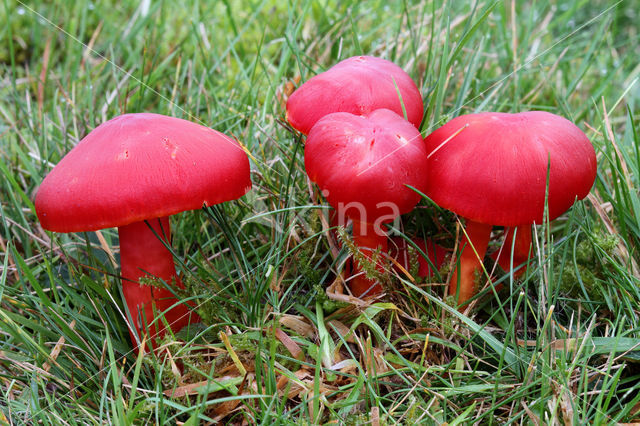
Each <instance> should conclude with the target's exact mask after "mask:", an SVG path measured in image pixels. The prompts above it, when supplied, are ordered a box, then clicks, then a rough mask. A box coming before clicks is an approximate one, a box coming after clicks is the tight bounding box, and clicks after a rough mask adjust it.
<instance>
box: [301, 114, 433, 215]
mask: <svg viewBox="0 0 640 426" xmlns="http://www.w3.org/2000/svg"><path fill="white" fill-rule="evenodd" d="M426 156H427V152H426V149H425V146H424V142H423V140H422V137H421V135H420V132H418V130H417V129H416V128H415V127H414V126H413V125H412V124H411V123H409V122H408V121H406V120H404V119H403V118H402V117H400V116H399V115H397V114H396V113H394V112H393V111H389V110H384V109H383V110H377V111H374V112H372V113H370V114H368V115H365V116H358V115H353V114H349V113H346V112H337V113H333V114H329V115H327V116H325V117H323V118H322V119H321V120H320V121H318V123H317V124H316V125H315V126H314V127H313V128H312V129H311V132H309V136H308V137H307V142H306V145H305V150H304V164H305V167H306V170H307V174H308V175H309V178H310V179H311V180H312V181H314V182H316V183H317V184H318V186H319V187H320V189H321V190H322V191H323V193H324V194H325V198H326V199H327V201H328V202H329V204H331V205H332V206H333V207H334V208H335V209H337V210H338V211H340V209H341V205H340V204H341V203H342V208H346V207H348V209H347V210H346V215H347V216H348V217H350V218H351V219H353V220H358V221H364V222H369V223H374V221H376V220H377V219H378V218H380V217H382V216H385V218H388V220H392V219H393V217H392V214H393V213H392V212H394V211H395V212H396V213H397V214H403V213H407V212H409V211H410V210H411V209H413V207H414V206H415V205H416V203H418V201H420V196H419V195H418V194H417V193H416V192H415V191H413V190H411V189H409V188H407V187H406V186H405V185H411V186H413V187H415V188H416V189H418V190H423V189H424V188H425V187H426V179H427V173H426V162H427V161H426ZM350 203H353V204H350ZM381 203H382V205H379V204H381ZM389 203H391V204H393V205H394V206H396V209H395V210H394V209H393V208H392V207H390V206H389ZM357 205H361V206H362V207H363V213H361V212H359V210H358V208H357ZM397 214H396V215H397ZM362 215H364V216H365V217H362Z"/></svg>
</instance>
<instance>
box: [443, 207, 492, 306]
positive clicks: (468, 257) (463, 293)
mask: <svg viewBox="0 0 640 426" xmlns="http://www.w3.org/2000/svg"><path fill="white" fill-rule="evenodd" d="M491 228H492V226H491V225H485V224H484V223H480V222H474V221H472V220H469V219H467V221H466V225H465V232H466V235H463V236H462V239H461V242H460V245H459V250H460V255H459V256H460V260H459V261H460V264H459V265H458V268H457V269H456V270H455V271H454V272H453V274H452V276H451V281H450V283H449V294H451V295H454V296H455V295H456V294H458V305H459V306H462V305H464V304H465V303H466V302H467V300H469V299H470V298H472V297H473V295H474V294H475V293H476V280H475V279H476V273H480V272H481V271H482V259H484V255H485V253H486V252H487V246H488V245H489V238H490V237H491Z"/></svg>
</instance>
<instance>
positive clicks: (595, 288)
mask: <svg viewBox="0 0 640 426" xmlns="http://www.w3.org/2000/svg"><path fill="white" fill-rule="evenodd" d="M619 242H620V240H619V238H618V237H617V236H615V235H610V234H606V233H604V232H603V231H602V230H599V231H596V232H594V233H593V235H591V237H590V238H587V237H586V236H581V238H580V240H579V241H578V243H577V245H576V247H575V252H574V253H573V257H574V258H575V260H574V258H572V256H571V254H569V256H570V258H569V259H568V261H567V262H566V265H565V268H564V271H563V274H562V277H561V281H560V290H561V291H562V292H563V293H564V294H565V295H567V296H568V297H569V298H572V299H578V300H580V299H583V298H584V293H583V289H584V292H586V295H587V297H588V298H589V299H590V300H591V301H595V302H601V301H604V296H605V295H604V291H605V288H604V286H603V285H604V283H605V282H607V280H608V279H607V277H608V276H609V275H611V274H610V268H611V266H610V265H609V264H608V263H607V262H605V261H603V260H604V259H603V258H604V257H606V256H613V255H614V251H615V249H616V247H617V246H618V244H619ZM558 261H561V259H558Z"/></svg>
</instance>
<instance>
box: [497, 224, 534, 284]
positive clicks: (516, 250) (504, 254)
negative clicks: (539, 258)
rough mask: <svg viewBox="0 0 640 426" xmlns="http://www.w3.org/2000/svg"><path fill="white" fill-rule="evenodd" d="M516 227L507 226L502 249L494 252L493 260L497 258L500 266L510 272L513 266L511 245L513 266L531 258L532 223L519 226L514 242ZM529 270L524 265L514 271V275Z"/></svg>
mask: <svg viewBox="0 0 640 426" xmlns="http://www.w3.org/2000/svg"><path fill="white" fill-rule="evenodd" d="M513 234H514V228H507V229H506V230H505V234H504V242H503V243H502V249H501V250H498V251H496V252H495V253H493V254H492V256H491V257H492V258H493V260H495V261H496V262H497V263H498V265H500V267H501V268H502V269H503V270H504V271H506V272H509V271H510V270H511V269H512V268H511V266H512V264H511V247H513V266H514V267H518V266H519V265H523V264H524V263H526V262H527V261H528V260H529V253H530V251H531V225H524V226H518V228H517V230H516V232H515V234H516V236H515V243H514V238H513ZM526 270H527V266H526V265H523V266H522V267H520V268H519V269H518V270H516V271H514V272H513V275H514V276H516V277H518V276H520V275H522V274H523V273H524V271H526Z"/></svg>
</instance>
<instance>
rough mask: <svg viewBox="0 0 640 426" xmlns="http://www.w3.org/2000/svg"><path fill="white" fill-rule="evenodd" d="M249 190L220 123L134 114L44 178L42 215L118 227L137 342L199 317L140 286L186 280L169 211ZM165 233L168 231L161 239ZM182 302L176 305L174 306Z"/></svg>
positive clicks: (62, 225)
mask: <svg viewBox="0 0 640 426" xmlns="http://www.w3.org/2000/svg"><path fill="white" fill-rule="evenodd" d="M250 188H251V180H250V177H249V160H248V158H247V155H246V153H245V152H244V150H243V149H242V148H241V147H240V145H239V144H238V143H237V142H236V141H234V140H232V139H231V138H229V137H227V136H225V135H224V134H222V133H220V132H217V131H215V130H212V129H209V128H207V127H204V126H200V125H198V124H195V123H192V122H189V121H186V120H181V119H178V118H172V117H166V116H163V115H157V114H126V115H122V116H119V117H116V118H114V119H112V120H109V121H107V122H106V123H103V124H102V125H100V126H98V127H96V128H95V129H94V130H93V131H92V132H91V133H89V134H88V135H87V136H86V137H85V138H84V139H82V140H81V141H80V142H79V143H78V145H77V146H76V147H75V148H73V149H72V150H71V151H70V152H69V153H68V154H67V155H66V156H65V157H64V158H63V159H62V160H61V161H60V163H59V164H58V165H57V166H56V167H55V168H54V169H53V170H52V171H51V173H49V175H48V176H47V177H46V178H45V179H44V181H43V182H42V184H41V185H40V188H39V190H38V193H37V195H36V201H35V206H36V213H37V214H38V218H39V219H40V223H41V224H42V226H43V227H44V228H45V229H48V230H50V231H55V232H80V231H93V230H98V229H102V228H110V227H118V234H119V237H120V260H121V266H122V267H121V269H122V278H123V279H122V287H123V293H124V298H125V301H126V303H127V307H128V309H129V312H130V313H131V316H132V318H133V320H134V324H133V328H135V330H136V331H137V333H138V336H135V334H134V331H133V328H132V327H130V329H129V330H130V333H131V339H132V342H133V343H134V344H136V341H137V339H136V337H142V334H143V333H145V332H149V334H150V336H149V337H150V338H151V342H153V340H154V338H156V337H161V336H162V335H164V334H165V333H166V332H167V330H166V328H165V325H164V324H163V323H162V322H161V321H159V320H158V321H156V323H155V324H154V326H153V327H147V325H149V324H150V323H151V322H152V321H153V320H154V319H155V317H156V316H155V314H154V310H155V311H156V312H164V316H165V319H166V321H167V322H168V324H169V326H170V328H171V330H173V331H178V330H180V328H182V327H183V326H185V325H186V324H188V323H189V322H196V321H198V316H197V314H195V313H194V312H191V310H190V307H189V306H187V305H186V304H184V303H182V304H178V300H177V299H176V298H175V296H174V295H173V294H172V292H171V291H169V290H167V289H163V288H159V287H154V286H148V285H142V284H140V283H139V280H140V278H142V277H145V276H151V277H156V278H158V279H160V280H163V281H164V282H165V283H167V284H168V285H169V286H172V285H175V286H177V287H182V283H181V281H180V278H179V277H178V276H177V275H176V270H175V266H174V263H173V256H172V254H171V252H170V251H169V250H167V248H166V246H165V244H166V245H169V244H170V242H171V236H170V229H169V218H168V216H170V215H172V214H175V213H179V212H182V211H185V210H193V209H199V208H201V207H202V206H210V205H213V204H217V203H221V202H224V201H228V200H233V199H236V198H239V197H240V196H242V195H243V194H244V193H245V192H247V190H249V189H250ZM158 237H160V238H158ZM174 305H175V306H174Z"/></svg>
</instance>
